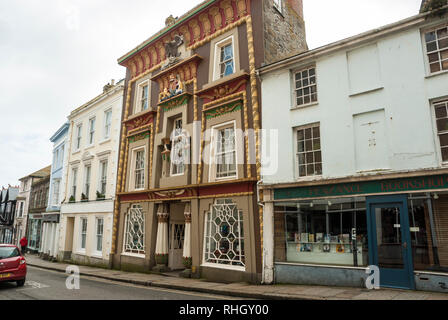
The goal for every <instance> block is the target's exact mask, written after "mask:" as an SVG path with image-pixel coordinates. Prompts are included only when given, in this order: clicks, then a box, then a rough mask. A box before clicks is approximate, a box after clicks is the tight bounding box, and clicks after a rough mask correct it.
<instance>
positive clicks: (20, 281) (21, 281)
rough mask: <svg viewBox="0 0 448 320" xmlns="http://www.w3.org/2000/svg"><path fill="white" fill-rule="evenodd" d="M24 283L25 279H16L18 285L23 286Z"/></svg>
mask: <svg viewBox="0 0 448 320" xmlns="http://www.w3.org/2000/svg"><path fill="white" fill-rule="evenodd" d="M24 285H25V279H23V280H19V281H17V286H18V287H23V286H24Z"/></svg>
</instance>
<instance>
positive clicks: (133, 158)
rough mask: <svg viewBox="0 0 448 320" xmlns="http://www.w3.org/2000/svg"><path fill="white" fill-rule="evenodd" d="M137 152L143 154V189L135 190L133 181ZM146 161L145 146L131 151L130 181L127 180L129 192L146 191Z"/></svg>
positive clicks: (134, 181)
mask: <svg viewBox="0 0 448 320" xmlns="http://www.w3.org/2000/svg"><path fill="white" fill-rule="evenodd" d="M139 151H143V152H144V161H143V164H144V167H143V187H142V188H136V185H135V184H136V179H135V170H136V161H137V153H138V152H139ZM146 159H147V152H146V146H140V147H136V148H134V149H132V157H131V161H132V163H131V171H130V174H129V176H130V179H129V183H130V185H129V190H131V191H142V190H145V189H146V183H147V177H146V172H145V171H146Z"/></svg>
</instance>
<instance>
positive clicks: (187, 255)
mask: <svg viewBox="0 0 448 320" xmlns="http://www.w3.org/2000/svg"><path fill="white" fill-rule="evenodd" d="M184 216H185V235H184V252H183V260H184V266H185V268H186V269H191V264H192V258H191V206H190V203H187V204H185V210H184Z"/></svg>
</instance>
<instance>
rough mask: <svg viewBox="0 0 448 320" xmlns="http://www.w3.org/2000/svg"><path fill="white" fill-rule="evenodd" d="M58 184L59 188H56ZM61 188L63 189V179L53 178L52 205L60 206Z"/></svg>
mask: <svg viewBox="0 0 448 320" xmlns="http://www.w3.org/2000/svg"><path fill="white" fill-rule="evenodd" d="M56 186H58V187H57V189H56ZM60 190H61V179H54V180H53V186H52V195H51V205H52V206H58V205H59V194H60ZM56 191H57V192H56ZM56 200H57V201H56Z"/></svg>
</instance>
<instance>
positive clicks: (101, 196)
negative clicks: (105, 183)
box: [96, 191, 106, 201]
mask: <svg viewBox="0 0 448 320" xmlns="http://www.w3.org/2000/svg"><path fill="white" fill-rule="evenodd" d="M104 199H106V195H105V194H104V193H101V192H99V191H97V192H96V201H102V200H104Z"/></svg>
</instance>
